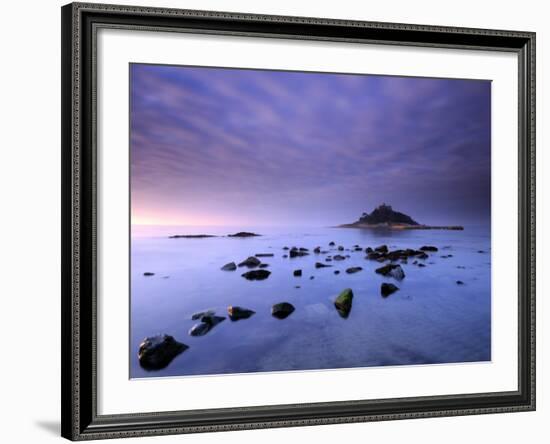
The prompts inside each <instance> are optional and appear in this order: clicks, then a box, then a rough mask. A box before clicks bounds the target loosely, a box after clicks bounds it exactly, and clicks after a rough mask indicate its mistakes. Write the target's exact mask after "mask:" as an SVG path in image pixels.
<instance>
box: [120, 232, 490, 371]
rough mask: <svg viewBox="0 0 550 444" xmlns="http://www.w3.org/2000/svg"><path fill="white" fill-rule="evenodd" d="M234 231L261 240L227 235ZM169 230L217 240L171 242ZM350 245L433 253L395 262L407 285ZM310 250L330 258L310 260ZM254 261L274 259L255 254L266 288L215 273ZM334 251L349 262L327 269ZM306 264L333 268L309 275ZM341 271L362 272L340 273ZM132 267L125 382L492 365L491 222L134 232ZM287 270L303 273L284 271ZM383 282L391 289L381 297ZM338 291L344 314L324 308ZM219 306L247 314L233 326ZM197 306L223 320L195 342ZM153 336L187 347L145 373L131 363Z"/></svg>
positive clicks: (243, 269) (331, 304) (238, 273)
mask: <svg viewBox="0 0 550 444" xmlns="http://www.w3.org/2000/svg"><path fill="white" fill-rule="evenodd" d="M238 231H249V232H254V233H258V234H261V236H258V237H248V238H235V237H227V236H226V235H227V234H230V233H235V232H238ZM176 234H186V235H187V234H211V235H216V236H217V237H211V238H192V239H190V238H178V239H173V238H170V237H169V236H171V235H176ZM330 242H334V243H335V247H330V246H329V244H330ZM355 245H359V246H360V247H362V248H363V249H365V248H366V247H371V248H375V247H377V246H380V245H387V246H388V248H389V249H390V250H395V249H406V248H413V249H418V248H420V247H422V246H424V245H433V246H436V247H437V248H438V251H437V252H433V253H430V252H428V254H429V257H428V258H427V259H425V260H421V261H419V262H422V263H423V264H424V265H425V266H424V267H419V266H418V265H414V264H413V261H414V259H412V258H411V259H409V261H408V263H407V264H400V265H401V267H402V268H403V271H404V272H405V278H404V279H403V280H401V281H397V280H395V279H393V278H391V277H384V276H382V275H380V274H377V273H375V271H374V270H375V269H376V268H379V267H380V266H381V265H382V264H380V263H379V262H377V261H373V260H367V259H366V258H365V256H366V254H365V252H364V251H353V247H354V246H355ZM318 246H319V247H321V249H322V250H326V251H328V253H326V254H314V253H313V249H314V248H315V247H318ZM338 246H342V247H343V248H344V251H338V250H337V247H338ZM284 247H289V248H292V247H297V248H300V247H302V248H307V249H309V252H310V254H309V255H308V256H303V257H296V258H288V257H287V258H285V257H283V256H284V255H285V254H288V251H287V250H284ZM259 253H260V254H262V253H264V254H265V253H268V254H269V253H271V254H273V255H274V256H273V257H262V258H260V259H261V260H262V262H263V263H267V264H268V267H267V268H265V269H266V270H269V271H270V272H271V274H270V276H269V277H268V278H267V279H265V280H261V281H250V280H247V279H245V278H244V277H242V274H243V273H245V272H246V271H248V270H249V269H248V268H246V267H239V268H237V270H235V271H222V270H221V269H220V268H221V267H222V266H223V265H224V264H226V263H229V262H235V263H237V264H238V263H239V262H241V261H243V260H244V259H246V258H247V257H249V256H254V255H256V254H259ZM336 254H342V255H345V256H349V257H348V258H346V259H345V260H343V261H332V262H325V260H324V258H325V257H326V256H327V255H328V256H330V255H332V256H334V255H336ZM316 262H325V263H327V264H330V265H332V267H327V268H315V263H316ZM350 267H362V271H360V272H357V273H354V274H348V273H346V272H345V270H346V269H348V268H350ZM130 268H131V271H130V273H131V279H130V281H131V291H130V343H129V356H130V377H131V378H148V377H163V376H182V377H184V376H191V375H217V374H231V373H249V372H281V371H299V370H319V369H341V368H357V367H379V366H397V365H430V364H446V363H467V362H480V361H490V360H491V236H490V225H471V226H465V227H464V230H463V231H450V230H387V229H354V228H331V227H242V226H240V227H206V226H204V227H199V226H194V227H189V226H185V227H178V226H136V225H134V226H133V227H132V237H131V267H130ZM297 269H301V270H302V276H301V277H295V276H294V275H293V271H294V270H297ZM335 270H339V271H340V273H339V274H335V273H334V271H335ZM146 272H148V273H154V275H152V276H144V273H146ZM457 281H461V282H462V283H463V284H461V285H459V284H457ZM383 282H389V283H393V284H394V285H396V286H397V287H398V288H399V290H398V291H396V292H395V293H393V294H391V295H390V296H388V297H383V296H382V295H381V291H380V287H381V284H382V283H383ZM346 288H351V289H352V291H353V294H354V298H353V305H352V309H351V312H350V313H349V316H348V317H347V318H343V317H341V316H340V315H339V313H338V312H337V310H336V309H335V306H334V300H335V298H336V297H337V296H338V294H339V293H340V292H341V291H342V290H344V289H346ZM280 302H289V303H291V304H292V305H293V306H294V307H295V311H294V312H293V313H292V314H291V315H290V316H288V317H287V318H286V319H277V318H275V317H273V316H272V315H271V307H272V305H274V304H277V303H280ZM228 306H240V307H244V308H247V309H251V310H254V311H255V312H256V313H255V314H254V315H253V316H251V317H250V318H248V319H242V320H239V321H231V320H230V319H229V318H228V316H227V307H228ZM204 310H214V311H215V312H216V315H218V316H224V317H226V319H225V320H224V321H222V322H221V323H219V324H218V325H216V326H215V327H214V328H213V329H212V330H210V331H209V332H208V333H207V334H206V335H204V336H191V335H190V334H189V333H188V332H189V330H190V329H191V328H192V327H193V325H194V324H196V323H197V322H199V321H196V320H192V319H191V316H192V315H193V314H194V313H196V312H200V311H204ZM157 334H168V335H171V336H173V337H174V338H175V339H176V340H177V341H179V342H182V343H184V344H186V345H187V346H189V348H188V349H187V350H185V351H184V352H183V353H181V354H180V355H178V356H176V357H175V358H174V359H173V360H172V362H171V363H170V364H169V365H168V366H167V367H165V368H163V369H161V370H154V371H151V370H146V369H144V368H142V367H141V366H140V363H139V359H138V349H139V345H140V343H141V342H142V341H143V339H144V338H146V337H150V336H154V335H157Z"/></svg>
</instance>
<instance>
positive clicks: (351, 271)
mask: <svg viewBox="0 0 550 444" xmlns="http://www.w3.org/2000/svg"><path fill="white" fill-rule="evenodd" d="M362 269H363V268H361V267H351V268H348V269H347V270H346V273H347V274H353V273H357V272H359V271H361V270H362Z"/></svg>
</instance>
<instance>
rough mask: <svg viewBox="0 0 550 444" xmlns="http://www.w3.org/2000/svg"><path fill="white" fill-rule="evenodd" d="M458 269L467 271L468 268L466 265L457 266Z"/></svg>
mask: <svg viewBox="0 0 550 444" xmlns="http://www.w3.org/2000/svg"><path fill="white" fill-rule="evenodd" d="M456 268H460V269H461V270H465V269H466V267H465V266H464V265H457V266H456Z"/></svg>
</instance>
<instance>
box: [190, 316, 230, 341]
mask: <svg viewBox="0 0 550 444" xmlns="http://www.w3.org/2000/svg"><path fill="white" fill-rule="evenodd" d="M200 319H201V322H199V323H198V324H195V325H193V327H191V328H190V329H189V335H190V336H204V335H205V334H206V333H208V332H209V331H210V330H212V329H213V328H214V327H215V326H216V325H218V324H219V323H220V322H222V321H224V320H225V318H224V317H223V316H214V315H205V316H203V317H201V318H200Z"/></svg>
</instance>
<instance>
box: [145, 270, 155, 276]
mask: <svg viewBox="0 0 550 444" xmlns="http://www.w3.org/2000/svg"><path fill="white" fill-rule="evenodd" d="M154 275H155V273H151V272H150V271H146V272H145V273H143V276H154Z"/></svg>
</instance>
